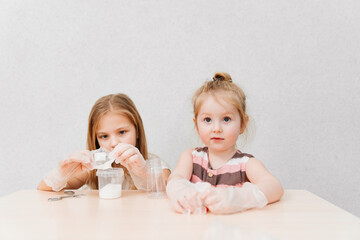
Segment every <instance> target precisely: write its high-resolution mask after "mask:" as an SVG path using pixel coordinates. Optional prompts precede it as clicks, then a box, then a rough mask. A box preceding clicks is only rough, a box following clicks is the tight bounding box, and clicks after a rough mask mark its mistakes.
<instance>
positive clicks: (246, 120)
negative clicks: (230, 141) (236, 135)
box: [240, 115, 249, 134]
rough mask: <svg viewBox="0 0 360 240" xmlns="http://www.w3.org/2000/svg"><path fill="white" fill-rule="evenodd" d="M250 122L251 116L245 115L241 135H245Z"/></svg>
mask: <svg viewBox="0 0 360 240" xmlns="http://www.w3.org/2000/svg"><path fill="white" fill-rule="evenodd" d="M248 122H249V116H248V115H245V117H244V122H242V123H241V128H240V134H243V133H244V131H245V129H246V126H247V124H248Z"/></svg>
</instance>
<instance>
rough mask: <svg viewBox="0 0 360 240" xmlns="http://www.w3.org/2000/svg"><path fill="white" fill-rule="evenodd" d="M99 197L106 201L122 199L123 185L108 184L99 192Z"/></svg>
mask: <svg viewBox="0 0 360 240" xmlns="http://www.w3.org/2000/svg"><path fill="white" fill-rule="evenodd" d="M99 195H100V198H104V199H112V198H118V197H121V184H111V183H110V184H107V185H106V186H104V187H103V188H101V189H100V190H99Z"/></svg>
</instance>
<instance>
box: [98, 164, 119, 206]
mask: <svg viewBox="0 0 360 240" xmlns="http://www.w3.org/2000/svg"><path fill="white" fill-rule="evenodd" d="M96 176H98V182H99V197H100V198H103V199H114V198H119V197H121V190H122V183H123V180H124V170H123V169H122V168H109V169H104V170H97V171H96Z"/></svg>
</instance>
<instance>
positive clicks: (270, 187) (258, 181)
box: [246, 158, 284, 203]
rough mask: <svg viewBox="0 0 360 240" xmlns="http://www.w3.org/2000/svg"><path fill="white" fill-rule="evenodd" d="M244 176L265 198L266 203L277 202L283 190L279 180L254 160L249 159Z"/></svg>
mask: <svg viewBox="0 0 360 240" xmlns="http://www.w3.org/2000/svg"><path fill="white" fill-rule="evenodd" d="M246 175H247V177H248V179H249V180H250V182H251V183H253V184H255V185H256V186H257V187H258V188H259V189H260V190H261V191H262V192H263V193H264V195H265V196H266V198H267V200H268V203H272V202H276V201H279V200H280V198H281V197H282V195H283V194H284V190H283V188H282V186H281V184H280V182H279V180H278V179H277V178H276V177H274V176H273V175H272V174H271V173H270V172H269V171H268V170H267V169H266V168H265V166H264V164H263V163H262V162H260V161H259V160H258V159H256V158H250V159H249V161H248V163H247V164H246Z"/></svg>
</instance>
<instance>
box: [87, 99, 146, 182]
mask: <svg viewBox="0 0 360 240" xmlns="http://www.w3.org/2000/svg"><path fill="white" fill-rule="evenodd" d="M108 112H116V113H119V114H122V115H124V116H126V117H127V118H128V119H129V121H130V122H131V123H132V124H133V125H134V126H135V129H136V136H137V139H136V146H135V147H137V148H138V149H139V151H140V153H141V154H142V155H143V157H144V159H148V151H147V143H146V137H145V130H144V125H143V122H142V119H141V117H140V114H139V112H138V110H137V109H136V106H135V104H134V102H133V101H132V100H131V99H130V98H129V97H128V96H127V95H125V94H122V93H118V94H110V95H107V96H104V97H101V98H100V99H98V100H97V101H96V102H95V104H94V106H93V107H92V109H91V111H90V114H89V123H88V132H87V148H88V150H90V151H91V150H95V149H98V148H99V147H100V145H99V143H98V141H97V138H96V130H97V127H98V125H99V121H100V119H101V118H102V117H103V116H104V115H105V114H106V113H108ZM113 167H121V168H123V169H124V173H125V179H129V181H130V189H136V187H135V184H134V182H133V181H132V179H131V176H130V174H129V171H128V170H127V169H126V168H125V167H123V166H122V165H120V164H115V163H113ZM87 184H88V186H90V187H91V188H92V189H98V178H97V176H96V170H92V171H91V172H90V174H89V178H88V181H87Z"/></svg>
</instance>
